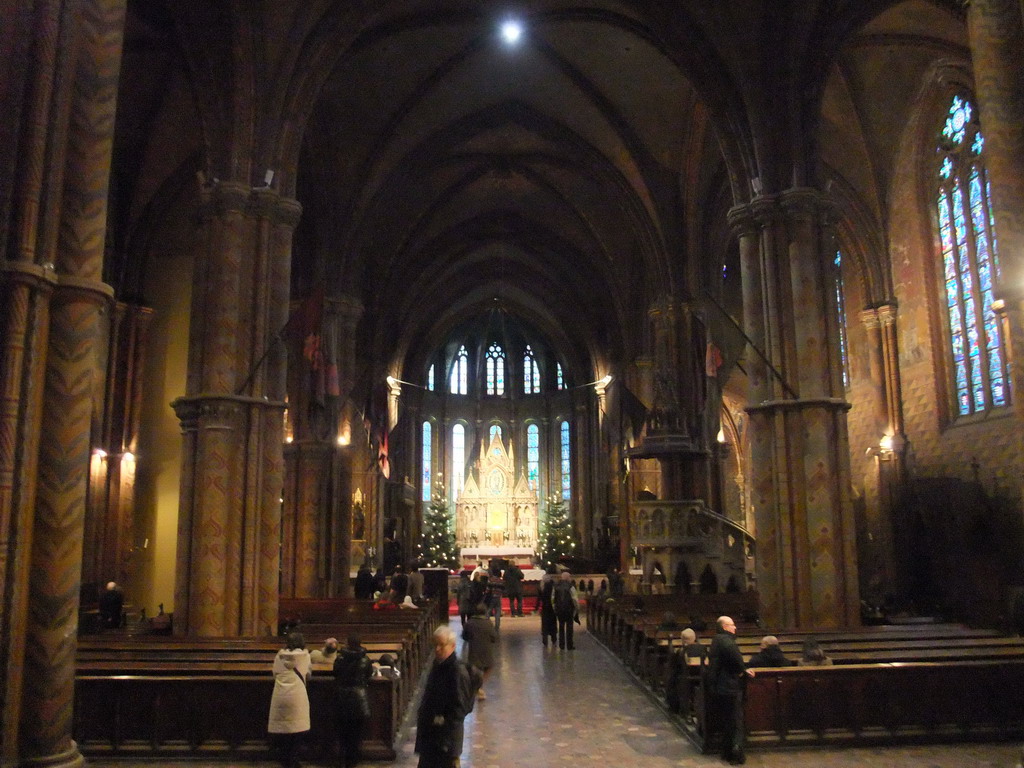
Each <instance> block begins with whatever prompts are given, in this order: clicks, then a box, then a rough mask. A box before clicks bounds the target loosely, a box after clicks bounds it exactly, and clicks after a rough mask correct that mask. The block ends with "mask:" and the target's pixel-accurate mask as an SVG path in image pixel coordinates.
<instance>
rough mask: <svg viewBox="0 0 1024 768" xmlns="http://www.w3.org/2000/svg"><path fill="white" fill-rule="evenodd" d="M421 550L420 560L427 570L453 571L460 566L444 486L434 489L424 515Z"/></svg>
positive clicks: (439, 485) (437, 486)
mask: <svg viewBox="0 0 1024 768" xmlns="http://www.w3.org/2000/svg"><path fill="white" fill-rule="evenodd" d="M419 549H420V558H419V559H420V561H421V562H422V563H423V564H424V565H425V566H426V567H427V568H448V569H452V568H457V567H458V565H459V558H458V553H457V552H456V551H455V533H454V531H452V523H451V518H450V517H449V515H448V501H447V499H445V492H444V485H443V484H440V483H439V484H438V485H436V486H435V487H434V493H433V496H432V497H431V499H430V506H428V507H427V509H426V511H425V512H424V514H423V540H422V541H421V542H420V547H419Z"/></svg>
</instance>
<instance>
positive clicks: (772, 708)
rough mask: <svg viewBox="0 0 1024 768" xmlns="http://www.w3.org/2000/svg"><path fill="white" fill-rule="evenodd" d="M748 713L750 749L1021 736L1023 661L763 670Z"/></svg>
mask: <svg viewBox="0 0 1024 768" xmlns="http://www.w3.org/2000/svg"><path fill="white" fill-rule="evenodd" d="M744 719H745V724H746V731H747V743H748V745H749V746H751V747H758V746H792V745H802V744H813V745H826V744H851V745H853V744H856V745H862V744H864V745H866V744H879V743H883V744H893V743H905V742H917V741H923V742H947V741H962V740H970V739H998V738H1020V737H1021V735H1022V734H1024V659H1020V658H1018V659H1013V660H1003V661H977V662H972V661H954V662H942V663H927V662H922V663H906V664H850V665H839V666H833V667H790V668H786V669H773V670H762V671H759V672H758V673H757V676H756V677H754V678H751V679H749V680H748V681H747V690H746V700H745V703H744ZM704 735H705V737H706V733H705V734H704ZM705 743H706V742H705Z"/></svg>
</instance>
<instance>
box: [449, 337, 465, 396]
mask: <svg viewBox="0 0 1024 768" xmlns="http://www.w3.org/2000/svg"><path fill="white" fill-rule="evenodd" d="M468 379H469V353H468V352H466V347H465V345H463V346H461V347H459V353H458V354H457V355H456V356H455V362H454V363H452V380H451V387H450V391H451V393H452V394H453V395H464V394H466V393H467V392H468V389H467V386H466V382H467V381H468Z"/></svg>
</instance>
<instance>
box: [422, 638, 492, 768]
mask: <svg viewBox="0 0 1024 768" xmlns="http://www.w3.org/2000/svg"><path fill="white" fill-rule="evenodd" d="M433 644H434V663H433V665H432V666H431V668H430V673H429V674H428V675H427V681H426V683H425V684H424V686H423V697H422V698H421V699H420V708H419V711H418V712H417V713H416V752H417V754H419V756H420V760H419V764H418V768H455V766H456V765H458V762H459V755H461V754H462V736H463V727H462V721H463V720H464V719H465V717H466V715H468V714H469V713H470V712H472V711H473V705H474V704H475V703H476V692H477V689H478V688H479V687H480V685H481V684H482V682H483V681H482V678H481V676H480V674H479V672H475V673H474V671H473V670H471V669H470V667H468V666H467V665H466V664H463V663H462V662H461V661H459V658H458V656H457V655H456V654H455V632H454V630H452V629H451V628H450V627H448V626H447V625H442V626H440V627H438V628H437V629H435V630H434V637H433Z"/></svg>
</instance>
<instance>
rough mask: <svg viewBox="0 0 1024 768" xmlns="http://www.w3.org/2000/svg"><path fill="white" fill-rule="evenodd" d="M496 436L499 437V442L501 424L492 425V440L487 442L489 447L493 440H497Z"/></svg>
mask: <svg viewBox="0 0 1024 768" xmlns="http://www.w3.org/2000/svg"><path fill="white" fill-rule="evenodd" d="M495 436H497V438H498V439H499V440H501V425H500V424H491V431H490V440H488V441H487V444H488V445H490V443H491V440H493V439H494V438H495Z"/></svg>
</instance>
